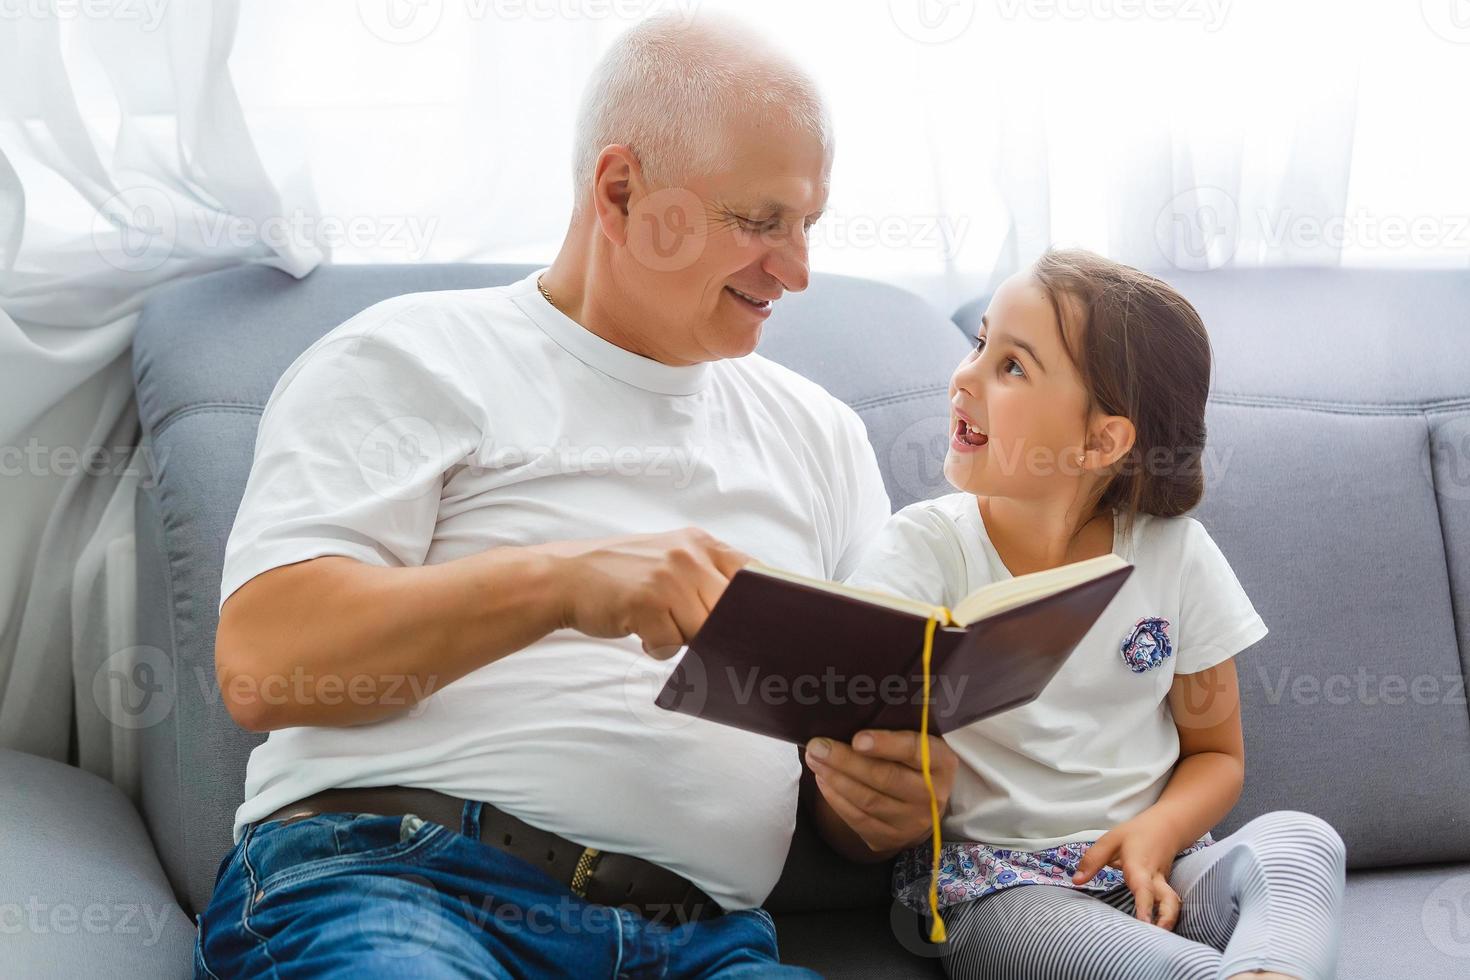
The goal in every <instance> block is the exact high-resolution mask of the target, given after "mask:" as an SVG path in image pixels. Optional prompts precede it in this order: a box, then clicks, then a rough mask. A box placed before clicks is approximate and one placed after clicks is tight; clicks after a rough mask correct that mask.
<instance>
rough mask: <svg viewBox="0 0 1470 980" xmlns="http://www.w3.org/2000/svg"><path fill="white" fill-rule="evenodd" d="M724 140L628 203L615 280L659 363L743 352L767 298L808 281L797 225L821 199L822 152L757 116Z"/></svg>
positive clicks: (815, 143)
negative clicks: (705, 157)
mask: <svg viewBox="0 0 1470 980" xmlns="http://www.w3.org/2000/svg"><path fill="white" fill-rule="evenodd" d="M727 138H728V141H729V147H730V153H729V154H728V156H727V158H726V160H725V165H723V166H722V167H721V168H720V169H719V170H718V171H717V172H715V173H705V174H695V175H691V176H690V177H689V178H688V179H687V180H685V181H684V183H683V185H682V186H679V187H670V188H662V189H658V188H649V187H648V186H647V185H645V186H644V191H643V193H642V194H635V196H634V197H633V198H632V199H631V200H630V202H629V226H628V241H627V247H626V248H625V249H623V250H621V254H620V255H619V259H620V268H619V270H618V271H619V278H620V279H622V280H623V282H622V283H621V284H620V285H621V287H622V292H623V294H624V295H625V296H626V297H628V298H629V300H630V302H634V303H637V304H638V305H639V306H640V307H641V309H638V310H636V311H633V313H634V315H636V316H639V317H640V318H641V319H642V320H643V323H641V324H639V329H640V333H642V334H643V336H644V337H646V338H648V339H649V340H650V341H651V343H652V344H653V345H654V349H655V350H656V352H657V356H658V359H659V360H663V361H665V362H667V363H695V362H700V361H710V360H716V359H719V358H725V357H740V356H743V355H745V354H748V353H750V352H751V351H752V350H754V349H755V346H756V343H757V342H758V341H759V340H760V335H761V328H762V326H763V325H764V324H765V321H766V318H767V317H768V316H770V314H771V309H772V306H773V304H774V303H775V302H776V301H777V300H779V299H780V298H781V295H782V294H783V293H784V292H786V291H788V290H789V291H792V292H797V291H800V290H803V289H805V288H806V285H807V279H808V275H809V267H808V258H807V232H808V231H809V230H810V229H811V226H812V224H813V223H814V222H815V221H816V219H817V218H818V217H819V216H820V214H821V211H822V208H823V207H825V206H826V201H827V186H828V181H829V177H830V173H831V165H832V160H831V154H830V152H829V151H824V149H823V147H822V145H821V141H820V140H818V139H817V138H815V137H814V136H811V135H808V134H806V133H802V132H799V131H797V130H794V129H792V128H791V127H790V126H788V125H784V124H775V123H772V122H771V121H769V120H765V121H763V120H760V119H758V118H749V119H746V120H744V121H743V122H742V123H741V124H740V125H737V126H734V127H732V129H731V131H730V132H728V133H727Z"/></svg>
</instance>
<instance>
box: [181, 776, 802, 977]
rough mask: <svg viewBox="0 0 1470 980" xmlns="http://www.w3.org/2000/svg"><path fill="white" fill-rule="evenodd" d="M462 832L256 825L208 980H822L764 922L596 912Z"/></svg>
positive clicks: (230, 884)
mask: <svg viewBox="0 0 1470 980" xmlns="http://www.w3.org/2000/svg"><path fill="white" fill-rule="evenodd" d="M481 806H482V805H481V804H479V803H466V804H465V807H464V813H463V816H462V820H461V826H459V827H457V828H452V829H451V828H448V827H443V826H441V825H439V824H436V823H430V822H427V821H422V820H419V819H418V818H417V817H415V816H412V815H409V816H404V817H392V816H375V815H370V814H350V813H326V814H320V815H318V816H314V817H306V818H302V819H299V820H294V821H291V822H282V821H279V820H275V821H270V822H267V823H253V824H249V825H248V826H247V827H246V828H245V833H244V836H243V837H242V838H241V839H240V843H239V844H237V845H236V846H235V848H234V849H233V850H231V851H230V853H229V854H228V855H226V856H225V859H224V860H223V861H222V862H220V867H219V872H218V876H217V880H216V884H215V890H214V897H213V898H212V899H211V900H210V902H209V907H208V908H207V909H205V910H204V913H203V914H202V915H200V916H199V917H198V921H199V944H198V946H197V947H196V952H195V957H194V969H195V975H196V976H197V977H226V978H231V977H255V976H270V977H275V976H302V977H306V976H309V977H352V978H354V980H364V978H368V977H378V976H393V977H551V976H575V977H619V978H621V977H629V978H632V977H670V978H673V977H720V978H732V980H733V978H736V977H741V978H744V977H781V978H796V977H811V976H816V974H813V973H811V972H810V971H808V970H803V969H801V968H799V967H792V966H782V965H781V964H780V962H779V956H778V954H777V951H776V928H775V925H774V924H773V923H772V921H771V917H770V915H769V914H768V913H767V912H766V911H765V910H764V909H745V910H739V911H734V912H727V913H725V914H724V915H720V916H716V917H715V918H713V919H705V920H702V921H698V922H686V923H679V922H676V921H667V922H661V923H659V922H653V921H650V920H648V919H645V918H643V917H642V916H640V915H638V914H636V913H634V912H629V911H626V910H623V909H617V908H612V907H610V906H606V905H596V904H593V903H590V902H586V901H583V900H581V899H579V898H577V897H576V896H575V895H573V894H572V893H571V891H570V890H569V889H568V888H567V887H566V886H565V885H562V884H560V883H558V882H557V881H555V880H554V879H552V878H551V877H550V876H548V875H546V874H544V873H543V872H541V871H540V870H539V869H537V868H535V867H534V866H532V865H531V864H529V863H527V862H526V861H523V860H521V859H520V858H517V857H513V856H512V855H510V854H507V853H505V852H504V851H500V850H497V849H496V848H494V847H491V846H489V845H486V844H482V843H480V840H479V833H480V811H481Z"/></svg>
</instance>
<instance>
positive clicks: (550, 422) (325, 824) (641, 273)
mask: <svg viewBox="0 0 1470 980" xmlns="http://www.w3.org/2000/svg"><path fill="white" fill-rule="evenodd" d="M831 154H832V144H831V138H830V135H829V126H828V122H827V114H826V111H825V109H824V107H823V105H822V103H821V100H820V98H819V97H818V95H817V94H816V92H815V89H814V88H813V86H812V84H811V83H810V81H809V79H808V78H807V77H806V76H805V75H804V74H802V72H801V71H799V70H798V69H797V68H796V67H794V66H793V65H792V64H791V63H790V62H789V61H788V60H786V59H785V58H784V57H782V56H779V55H777V54H775V53H773V52H772V51H771V50H770V49H769V48H768V47H767V46H766V45H765V44H764V43H763V42H761V40H760V39H759V38H757V37H754V36H751V35H749V34H747V33H746V32H744V31H743V29H739V28H736V27H734V26H732V25H729V24H725V23H715V22H707V21H706V22H697V23H696V24H694V25H693V26H690V25H681V24H678V23H676V22H674V21H672V20H667V19H657V20H653V21H650V22H647V23H644V24H643V25H641V26H639V27H636V28H634V29H633V30H631V31H629V32H628V33H627V34H626V35H625V36H623V37H622V38H621V39H620V40H619V41H618V42H617V43H616V44H615V45H614V47H613V49H612V50H611V51H610V53H609V54H608V55H607V57H606V58H605V59H604V60H603V62H602V63H601V64H600V65H599V66H598V67H597V69H596V71H595V73H594V76H593V79H592V82H591V84H590V85H589V88H588V91H587V95H586V98H585V103H584V105H583V107H582V111H581V115H580V121H579V130H578V134H577V153H576V160H575V176H576V184H575V188H576V204H575V211H574V214H573V217H572V221H571V224H570V227H569V229H568V232H567V236H566V240H565V243H564V244H563V246H562V248H561V251H560V252H559V254H558V255H557V257H556V260H555V262H554V263H553V264H552V265H551V267H550V268H549V269H547V270H544V271H543V272H541V273H538V274H536V275H533V276H530V277H528V278H526V279H525V280H523V281H521V282H519V283H516V284H514V285H511V286H507V287H500V288H486V289H471V290H460V291H452V292H435V293H422V294H415V295H409V296H401V297H398V298H396V299H392V300H389V301H387V302H384V303H380V304H378V305H376V306H374V307H372V308H371V309H368V310H366V311H364V312H363V313H360V314H358V315H357V316H355V317H353V318H352V319H351V320H349V321H348V322H346V323H344V324H342V325H341V326H339V327H337V328H336V329H335V330H333V331H331V332H330V333H329V334H328V335H327V336H325V337H324V338H322V339H321V340H320V341H318V342H317V343H316V344H314V345H313V346H312V347H311V348H310V349H308V350H307V351H306V352H304V353H303V354H302V355H301V356H300V357H299V358H298V359H297V360H296V361H295V363H293V364H292V365H291V367H290V368H289V369H288V370H287V371H286V373H285V374H284V376H283V377H282V378H281V380H280V381H279V382H278V384H277V386H276V388H275V391H274V392H273V393H272V395H271V399H270V401H269V403H268V405H267V407H266V410H265V413H264V416H263V417H262V419H261V424H260V432H259V436H258V440H257V445H256V452H255V460H254V466H253V469H252V470H251V473H250V479H249V482H248V484H247V486H246V490H245V496H244V500H243V501H242V503H241V506H240V511H239V514H238V516H237V518H236V521H235V526H234V529H233V531H232V533H231V535H230V539H229V544H228V547H227V550H226V555H225V563H224V580H223V583H222V585H221V589H220V597H221V612H220V624H219V634H218V640H217V647H216V661H217V671H218V681H219V684H220V687H221V690H222V692H223V696H224V698H225V702H226V704H227V705H228V707H229V710H230V712H231V714H232V715H233V716H234V718H235V719H236V720H237V721H238V722H239V723H240V724H241V725H243V726H245V727H246V728H249V729H252V730H255V731H269V732H270V733H271V734H270V737H269V738H268V739H267V740H266V742H265V743H264V744H262V745H261V746H260V747H258V748H257V749H256V750H255V751H254V753H253V754H252V755H251V757H250V763H249V767H248V771H247V774H246V785H245V802H244V804H243V805H242V806H241V807H240V808H239V811H238V812H237V814H236V817H235V827H234V836H235V842H236V844H235V847H234V849H233V850H232V851H231V852H230V854H229V855H228V856H227V857H226V858H225V860H224V861H223V862H222V863H221V865H220V869H219V878H218V882H217V885H216V889H215V892H214V897H213V899H212V901H211V902H210V905H209V908H208V909H207V910H206V912H205V913H204V914H203V915H202V916H201V921H200V926H201V928H200V937H199V953H200V955H199V959H198V962H197V964H196V966H197V969H198V972H199V974H200V975H201V976H204V975H214V974H218V975H221V976H231V975H254V974H263V973H267V972H270V973H272V974H288V973H289V974H301V975H311V976H328V975H330V976H339V975H351V976H363V975H371V974H375V973H392V974H394V975H398V974H411V975H415V976H441V975H442V976H448V975H454V976H478V975H494V976H507V975H516V976H521V975H546V974H575V975H578V976H597V975H606V976H644V975H648V976H684V975H691V976H692V975H701V976H704V975H714V974H720V975H726V974H727V971H728V974H729V975H734V974H736V973H739V974H740V975H742V976H748V975H765V974H767V973H769V974H770V975H785V974H787V973H792V974H795V973H801V972H804V971H799V970H796V969H795V968H790V967H782V966H781V965H780V964H779V957H778V954H777V949H776V942H775V931H774V928H773V925H772V921H771V918H770V916H769V915H768V914H767V913H765V911H764V910H762V909H761V908H760V905H761V903H762V901H763V900H764V899H765V898H766V896H767V895H768V894H769V892H770V890H771V888H772V887H773V886H774V884H775V882H776V879H777V878H778V876H779V874H780V872H781V868H782V865H783V862H784V860H785V857H786V853H787V850H788V848H789V846H790V840H791V832H792V828H793V824H794V819H795V810H796V804H797V787H798V780H799V776H800V773H801V761H800V759H799V758H798V754H797V752H796V750H795V749H793V747H792V746H790V745H787V744H784V743H781V742H778V741H775V740H772V739H768V738H763V737H760V736H756V735H751V734H748V733H745V732H741V731H737V730H735V729H731V728H725V727H723V726H719V725H715V724H713V723H709V722H705V721H702V720H698V719H689V718H687V716H682V715H672V714H669V715H667V716H664V717H660V712H659V711H658V709H656V708H652V707H651V705H649V704H648V702H649V701H650V700H651V697H652V693H653V690H654V689H650V687H649V685H648V684H647V683H646V682H641V683H632V680H633V679H635V678H636V679H638V680H640V681H642V680H643V678H642V676H641V674H640V673H639V669H640V668H650V667H651V668H653V669H656V670H658V671H659V672H660V673H659V676H660V677H666V676H667V674H668V672H669V671H670V670H672V666H673V661H672V660H671V659H669V658H670V657H671V656H672V655H673V654H674V653H676V652H677V651H678V650H679V649H680V647H681V646H682V645H683V644H684V643H685V642H686V641H687V640H688V639H689V638H690V637H691V636H693V634H694V633H695V632H696V631H697V630H698V629H699V627H700V625H701V623H702V622H703V621H704V619H705V617H706V615H707V614H708V612H709V610H710V609H711V607H713V606H714V604H715V603H716V602H717V601H718V599H719V597H720V594H721V592H722V591H723V589H724V588H725V585H726V584H727V582H728V580H729V579H730V577H731V576H732V575H734V574H735V572H736V571H737V570H738V569H739V568H740V567H741V566H742V565H743V564H744V563H745V562H746V561H747V560H749V557H756V558H759V559H761V560H764V561H767V562H770V563H773V564H776V565H780V566H782V567H785V568H789V569H792V570H794V571H798V572H804V573H808V574H812V575H821V576H827V577H840V576H843V575H845V574H846V573H847V572H849V571H850V570H851V569H852V568H853V566H854V563H855V561H856V560H857V557H858V555H859V554H860V552H861V550H862V548H863V546H864V544H865V542H866V541H867V540H868V538H869V537H870V535H871V534H872V533H873V532H874V531H875V530H876V529H877V527H878V526H879V524H880V523H881V522H882V521H883V520H884V519H885V518H886V517H887V515H888V512H889V502H888V498H887V496H886V494H885V493H884V489H883V485H882V482H881V479H880V475H879V472H878V467H877V465H876V462H875V460H874V456H873V452H872V449H871V447H870V446H869V445H868V443H867V440H866V437H865V433H864V430H863V426H862V423H861V422H860V421H859V419H858V418H857V416H856V415H855V414H854V413H853V412H852V411H851V410H849V409H848V408H847V407H846V406H845V405H843V404H842V403H841V402H839V401H838V400H837V399H835V398H833V397H832V396H830V395H829V394H827V393H826V392H825V391H823V390H822V389H821V388H819V387H818V386H817V385H815V384H813V383H811V382H809V381H806V380H805V379H803V378H801V377H799V376H797V375H795V374H794V373H792V372H790V371H788V370H786V369H784V368H782V367H780V366H778V365H776V364H774V363H772V362H770V361H767V360H765V359H764V358H762V357H760V356H758V355H755V354H752V353H751V351H752V350H753V349H754V348H755V346H756V342H757V340H758V339H759V337H760V335H761V328H762V324H763V323H764V322H765V320H766V318H767V317H768V316H769V315H770V312H771V307H772V304H773V303H775V302H777V301H778V300H779V299H780V298H781V296H782V295H783V294H784V293H785V292H787V291H788V290H791V291H795V290H801V289H804V288H806V285H807V278H808V266H807V234H808V232H809V229H810V227H811V224H812V223H813V222H814V221H816V220H817V218H818V216H819V215H820V214H821V211H822V208H823V206H824V202H825V200H826V197H827V184H828V175H829V171H830V165H831ZM873 736H874V737H873V738H872V739H871V742H870V741H869V740H867V739H863V738H861V737H859V739H857V740H855V744H854V745H843V744H830V743H824V744H823V745H821V746H809V747H808V752H809V754H813V753H820V754H821V755H823V756H824V758H825V760H826V763H825V769H824V775H825V776H826V778H825V779H824V785H825V788H824V790H823V791H822V795H821V796H820V797H819V798H818V801H817V803H816V805H815V812H814V818H815V820H816V821H817V824H818V826H819V827H820V828H821V830H822V832H823V834H824V835H825V836H826V837H827V838H828V839H829V840H830V841H831V843H832V844H833V846H834V847H835V848H837V849H838V850H839V851H841V852H842V853H844V854H846V855H848V856H850V857H852V858H854V859H858V860H878V859H882V858H884V857H887V856H890V855H892V854H893V853H895V852H896V851H897V850H898V849H900V848H901V847H904V846H907V845H910V844H913V843H915V842H917V841H919V840H922V839H923V838H924V836H925V834H926V833H927V829H928V824H929V803H928V798H927V796H926V794H925V791H924V787H923V783H922V780H921V778H920V776H919V774H918V772H917V767H918V757H919V741H918V736H917V735H916V734H915V733H912V732H877V733H873ZM932 745H933V747H934V750H935V768H936V776H937V781H938V783H939V788H940V793H941V797H943V795H944V794H946V793H947V789H948V785H949V781H950V778H951V776H952V771H953V759H952V757H951V756H950V755H949V754H948V753H947V751H946V750H944V748H943V745H942V743H940V742H937V741H934V742H933V743H932ZM941 805H943V799H941Z"/></svg>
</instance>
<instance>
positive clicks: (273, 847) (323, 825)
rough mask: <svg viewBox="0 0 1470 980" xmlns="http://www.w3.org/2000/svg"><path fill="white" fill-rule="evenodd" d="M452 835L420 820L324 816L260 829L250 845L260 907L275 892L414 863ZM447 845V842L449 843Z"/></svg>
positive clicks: (247, 856) (249, 856)
mask: <svg viewBox="0 0 1470 980" xmlns="http://www.w3.org/2000/svg"><path fill="white" fill-rule="evenodd" d="M450 833H451V831H449V830H447V829H446V828H444V827H442V826H440V825H439V824H436V823H430V822H429V821H427V820H423V819H421V818H419V817H417V816H415V815H414V814H411V813H410V814H404V815H403V816H380V815H378V814H373V813H319V814H316V815H315V816H311V817H305V818H302V819H300V820H294V821H291V822H290V823H277V822H275V821H272V822H270V823H267V824H264V825H260V826H257V827H256V828H254V832H253V833H251V834H250V836H249V838H248V839H247V841H246V844H245V863H246V866H247V868H248V869H249V872H250V875H251V877H252V878H253V879H254V887H255V895H254V897H253V898H252V899H251V900H250V904H251V905H254V903H255V901H257V900H259V899H261V898H263V897H264V896H268V895H270V894H271V893H272V892H273V891H278V890H280V889H282V888H287V887H289V886H291V885H294V884H300V883H302V882H304V881H309V880H312V879H315V878H319V877H322V876H324V875H329V874H334V873H336V872H339V871H346V870H351V869H354V868H358V867H362V866H365V865H371V864H375V863H382V862H388V861H409V860H413V859H414V858H416V857H417V856H419V855H421V854H423V853H425V852H426V851H427V850H430V849H431V847H430V845H431V844H432V843H433V842H434V841H435V840H437V839H438V838H440V837H441V835H448V834H450ZM445 839H446V840H447V839H448V838H447V836H446V837H445Z"/></svg>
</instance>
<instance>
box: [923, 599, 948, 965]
mask: <svg viewBox="0 0 1470 980" xmlns="http://www.w3.org/2000/svg"><path fill="white" fill-rule="evenodd" d="M944 615H945V618H946V619H948V618H949V610H948V609H946V610H944ZM938 625H939V620H937V619H935V618H934V617H933V616H930V617H929V622H928V624H927V625H926V626H925V627H924V709H923V714H922V716H921V721H920V723H919V729H920V731H919V736H920V738H919V765H920V767H921V768H922V769H923V771H924V787H925V788H926V789H927V790H929V819H930V820H931V821H932V822H933V826H934V842H933V851H934V866H933V869H932V871H931V873H930V875H929V912H930V914H931V915H932V916H933V917H934V921H933V923H932V924H931V925H930V926H929V941H930V942H931V943H942V942H944V939H945V932H944V920H943V919H942V918H940V917H939V845H940V835H939V794H937V793H936V792H935V791H934V775H933V773H931V772H930V771H929V660H930V658H931V657H933V656H934V629H935V627H936V626H938Z"/></svg>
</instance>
